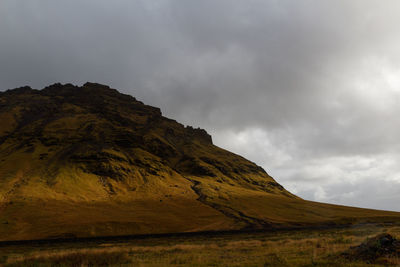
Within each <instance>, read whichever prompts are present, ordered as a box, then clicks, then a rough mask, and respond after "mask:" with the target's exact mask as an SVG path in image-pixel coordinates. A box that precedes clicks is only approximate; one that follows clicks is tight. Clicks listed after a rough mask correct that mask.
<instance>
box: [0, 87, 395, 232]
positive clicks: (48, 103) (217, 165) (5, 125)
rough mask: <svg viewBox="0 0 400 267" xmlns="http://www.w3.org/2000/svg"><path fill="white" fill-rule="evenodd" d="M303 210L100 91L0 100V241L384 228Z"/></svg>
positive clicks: (27, 92) (169, 123)
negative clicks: (341, 225)
mask: <svg viewBox="0 0 400 267" xmlns="http://www.w3.org/2000/svg"><path fill="white" fill-rule="evenodd" d="M398 217H400V216H399V214H397V213H390V212H381V211H373V210H364V209H356V208H348V207H342V206H334V205H327V204H321V203H314V202H309V201H305V200H302V199H300V198H298V197H296V196H294V195H292V194H291V193H289V192H288V191H286V190H285V189H284V188H283V187H282V186H281V185H279V184H278V183H277V182H276V181H275V180H274V179H273V178H272V177H270V176H269V175H268V174H267V173H266V172H265V171H264V170H263V169H262V168H261V167H259V166H257V165H256V164H254V163H252V162H250V161H248V160H246V159H244V158H243V157H240V156H238V155H235V154H233V153H230V152H228V151H226V150H223V149H221V148H219V147H217V146H215V145H213V143H212V139H211V136H210V135H209V134H207V132H206V131H205V130H202V129H194V128H192V127H189V126H188V127H184V126H183V125H182V124H179V123H177V122H176V121H174V120H171V119H168V118H165V117H163V116H162V114H161V112H160V109H158V108H155V107H151V106H147V105H144V104H143V103H142V102H140V101H137V100H136V99H135V98H133V97H132V96H129V95H124V94H120V93H119V92H118V91H116V90H114V89H110V88H109V87H108V86H104V85H100V84H94V83H86V84H85V85H83V86H82V87H77V86H73V85H70V84H67V85H61V84H54V85H52V86H49V87H46V88H44V89H43V90H33V89H31V88H29V87H22V88H18V89H14V90H8V91H6V92H3V93H0V240H7V239H34V238H49V237H50V238H51V237H63V236H101V235H125V234H147V233H167V232H185V231H205V230H234V229H262V228H270V227H280V226H285V227H286V226H293V225H315V224H317V225H320V224H328V223H351V222H361V221H371V220H372V221H380V220H389V219H390V220H394V219H395V218H396V219H397V218H398Z"/></svg>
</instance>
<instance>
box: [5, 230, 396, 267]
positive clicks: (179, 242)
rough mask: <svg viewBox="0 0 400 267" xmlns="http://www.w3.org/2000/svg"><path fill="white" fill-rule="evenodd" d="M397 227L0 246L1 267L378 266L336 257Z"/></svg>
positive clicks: (386, 261) (390, 261)
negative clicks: (368, 239) (370, 238)
mask: <svg viewBox="0 0 400 267" xmlns="http://www.w3.org/2000/svg"><path fill="white" fill-rule="evenodd" d="M380 233H390V234H391V235H393V236H394V237H397V238H399V237H400V225H398V224H396V225H382V224H380V225H378V224H368V225H362V226H353V227H348V228H331V229H308V230H280V231H271V232H253V233H213V234H199V235H176V236H168V237H166V236H164V237H162V236H159V237H141V238H115V239H108V240H84V241H76V242H65V241H58V242H43V243H31V244H4V243H3V244H1V246H0V262H1V263H0V264H1V265H3V266H384V265H385V264H386V265H387V264H393V265H398V266H399V265H400V259H399V258H387V259H382V261H381V262H382V264H367V263H366V262H362V261H351V260H346V259H344V258H343V257H341V256H340V255H341V254H342V253H343V252H345V251H346V250H348V249H349V248H350V247H351V246H356V245H359V244H360V243H361V242H363V241H365V240H366V239H367V238H369V237H373V236H376V235H377V234H380Z"/></svg>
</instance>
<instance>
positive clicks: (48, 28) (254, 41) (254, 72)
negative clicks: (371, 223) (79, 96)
mask: <svg viewBox="0 0 400 267" xmlns="http://www.w3.org/2000/svg"><path fill="white" fill-rule="evenodd" d="M399 25H400V2H399V1H397V0H385V1H378V0H374V1H372V0H335V1H331V0H314V1H311V0H302V1H299V0H292V1H290V0H241V1H239V0H201V1H199V0H184V1H182V0H151V1H148V0H142V1H140V0H115V1H109V0H84V1H82V0H58V1H54V0H1V1H0V88H1V90H6V89H9V88H15V87H19V86H23V85H31V86H32V87H33V88H39V89H40V88H43V87H44V86H47V85H49V84H52V83H55V82H62V83H68V82H71V83H74V84H78V85H81V84H83V83H84V82H86V81H93V82H99V83H104V84H108V85H110V86H111V87H114V88H117V89H119V90H120V91H122V92H124V93H129V94H132V95H133V96H135V97H136V98H138V99H140V100H142V101H143V102H145V103H147V104H151V105H154V106H158V107H160V108H161V109H162V110H163V113H164V114H165V115H166V116H168V117H171V118H174V119H177V120H178V121H180V122H182V123H184V124H189V125H193V126H195V127H198V126H200V127H202V128H205V129H206V130H207V131H208V132H210V133H211V134H212V135H213V139H214V143H215V144H216V145H218V146H221V147H223V148H226V149H228V150H231V151H233V152H235V153H238V154H241V155H243V156H245V157H247V158H248V159H250V160H252V161H254V162H256V163H257V164H259V165H261V166H263V167H264V168H265V169H266V170H267V171H268V173H269V174H270V175H272V176H273V177H275V178H276V180H277V181H278V182H279V183H281V184H282V185H284V186H285V187H286V188H287V189H289V190H290V191H292V192H293V193H296V194H298V195H299V196H301V197H303V198H305V199H309V200H316V201H323V202H330V203H338V204H345V205H353V206H361V207H370V208H379V209H391V210H397V211H400V205H399V204H398V203H400V142H399V139H400V118H399V116H400V28H399Z"/></svg>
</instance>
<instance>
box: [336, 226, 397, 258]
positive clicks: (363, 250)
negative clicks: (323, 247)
mask: <svg viewBox="0 0 400 267" xmlns="http://www.w3.org/2000/svg"><path fill="white" fill-rule="evenodd" d="M342 256H343V257H344V258H346V259H349V260H362V261H366V262H368V263H376V262H378V261H379V260H381V259H382V258H388V257H400V241H398V240H397V239H396V238H394V237H393V236H391V235H390V234H387V233H384V234H380V235H377V236H375V237H373V238H369V239H367V240H366V241H365V242H363V243H362V244H360V245H359V246H355V247H351V248H350V249H349V250H348V251H347V252H345V253H343V254H342Z"/></svg>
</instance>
